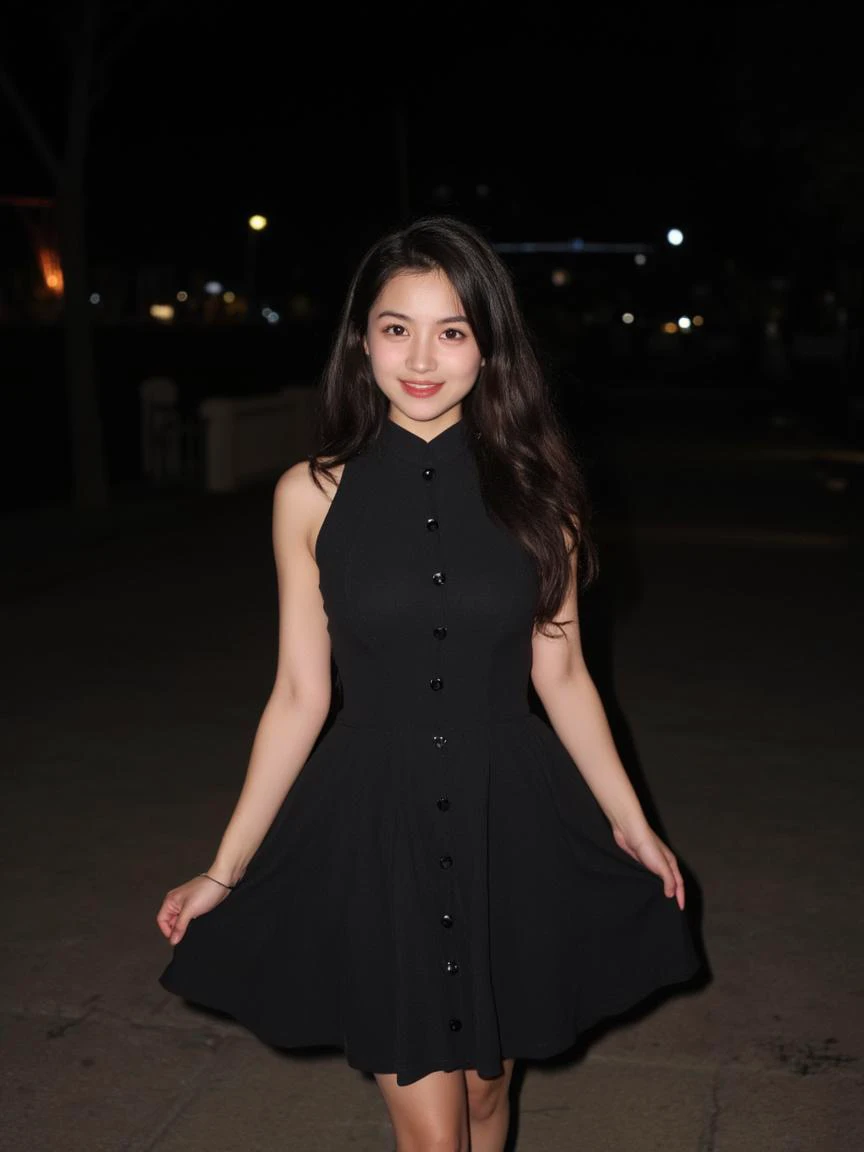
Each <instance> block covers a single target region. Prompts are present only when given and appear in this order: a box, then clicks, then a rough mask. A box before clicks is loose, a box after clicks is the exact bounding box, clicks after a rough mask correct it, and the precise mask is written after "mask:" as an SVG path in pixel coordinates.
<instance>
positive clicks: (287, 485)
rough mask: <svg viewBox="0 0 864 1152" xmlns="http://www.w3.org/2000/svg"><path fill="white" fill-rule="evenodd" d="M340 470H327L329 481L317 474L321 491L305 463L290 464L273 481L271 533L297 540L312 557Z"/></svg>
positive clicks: (339, 476)
mask: <svg viewBox="0 0 864 1152" xmlns="http://www.w3.org/2000/svg"><path fill="white" fill-rule="evenodd" d="M324 463H325V464H326V460H325V461H324ZM344 467H345V465H344V464H335V465H333V467H332V468H331V469H330V471H331V473H332V475H333V481H331V480H330V479H329V478H328V477H327V476H326V475H320V480H321V484H322V486H323V491H322V489H321V488H319V487H318V485H317V484H316V483H315V480H314V479H313V477H312V473H311V471H310V469H309V464H308V462H307V461H306V460H300V461H298V462H297V463H296V464H292V465H291V467H290V468H287V469H286V470H285V471H284V472H283V473H282V475H281V476H280V477H279V479H278V480H277V481H276V487H275V489H274V493H273V527H274V532H279V533H280V534H281V535H285V536H291V537H293V538H294V539H298V537H299V538H300V539H302V540H303V542H304V544H305V545H306V548H307V549H308V551H309V553H310V555H311V556H312V557H313V558H314V555H315V541H316V540H317V538H318V532H319V531H320V529H321V525H322V524H323V522H324V518H325V516H326V515H327V509H328V508H329V507H330V503H331V501H332V499H333V497H334V495H335V494H336V490H337V489H338V487H339V482H340V481H341V479H342V471H343V469H344Z"/></svg>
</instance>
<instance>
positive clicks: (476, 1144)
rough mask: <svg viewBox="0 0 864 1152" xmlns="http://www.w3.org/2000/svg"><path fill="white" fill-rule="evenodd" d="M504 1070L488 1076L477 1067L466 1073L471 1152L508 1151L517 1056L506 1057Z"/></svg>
mask: <svg viewBox="0 0 864 1152" xmlns="http://www.w3.org/2000/svg"><path fill="white" fill-rule="evenodd" d="M503 1064H504V1072H503V1073H502V1075H500V1076H496V1077H495V1079H494V1080H484V1079H483V1078H482V1077H480V1076H478V1075H477V1073H476V1072H475V1071H474V1069H473V1068H469V1069H468V1070H467V1071H466V1073H465V1086H466V1088H467V1092H468V1122H469V1125H470V1129H471V1152H504V1144H505V1142H506V1140H507V1131H508V1129H509V1127H510V1080H511V1077H512V1076H513V1064H514V1061H513V1060H504V1061H503Z"/></svg>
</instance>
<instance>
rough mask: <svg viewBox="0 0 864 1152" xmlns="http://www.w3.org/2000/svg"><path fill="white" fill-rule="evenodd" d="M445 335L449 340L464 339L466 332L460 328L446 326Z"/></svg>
mask: <svg viewBox="0 0 864 1152" xmlns="http://www.w3.org/2000/svg"><path fill="white" fill-rule="evenodd" d="M444 335H445V336H446V337H447V339H448V340H464V339H465V333H464V332H463V331H462V330H461V329H459V328H445V329H444Z"/></svg>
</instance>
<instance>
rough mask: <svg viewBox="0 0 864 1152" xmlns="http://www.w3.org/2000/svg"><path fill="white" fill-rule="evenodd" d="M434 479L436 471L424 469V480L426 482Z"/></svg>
mask: <svg viewBox="0 0 864 1152" xmlns="http://www.w3.org/2000/svg"><path fill="white" fill-rule="evenodd" d="M434 477H435V469H434V468H424V469H423V479H424V480H432V479H434Z"/></svg>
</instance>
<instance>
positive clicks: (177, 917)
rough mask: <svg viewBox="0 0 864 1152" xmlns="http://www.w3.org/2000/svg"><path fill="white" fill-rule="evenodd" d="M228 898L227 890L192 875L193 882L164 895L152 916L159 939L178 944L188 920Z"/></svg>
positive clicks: (183, 934)
mask: <svg viewBox="0 0 864 1152" xmlns="http://www.w3.org/2000/svg"><path fill="white" fill-rule="evenodd" d="M230 895H231V892H230V890H229V889H228V888H221V887H220V886H219V885H218V884H217V883H216V882H215V881H213V880H208V879H207V877H206V876H196V877H195V879H194V880H188V881H187V882H186V883H185V884H181V885H180V887H179V888H172V889H171V891H170V892H168V893H167V894H166V896H165V899H164V900H163V901H162V907H161V908H160V909H159V913H158V915H157V916H156V923H157V924H158V925H159V927H160V929H161V931H162V935H163V936H165V937H166V938H167V939H168V940H169V941H170V942H171V943H172V944H179V943H180V941H181V940H182V939H183V937H184V936H185V935H186V927H187V925H188V923H189V921H190V920H194V919H195V918H196V917H197V916H203V915H204V913H205V912H210V911H212V909H214V908H215V907H216V905H217V904H221V903H222V901H223V900H224V899H225V898H226V897H227V896H230Z"/></svg>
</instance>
